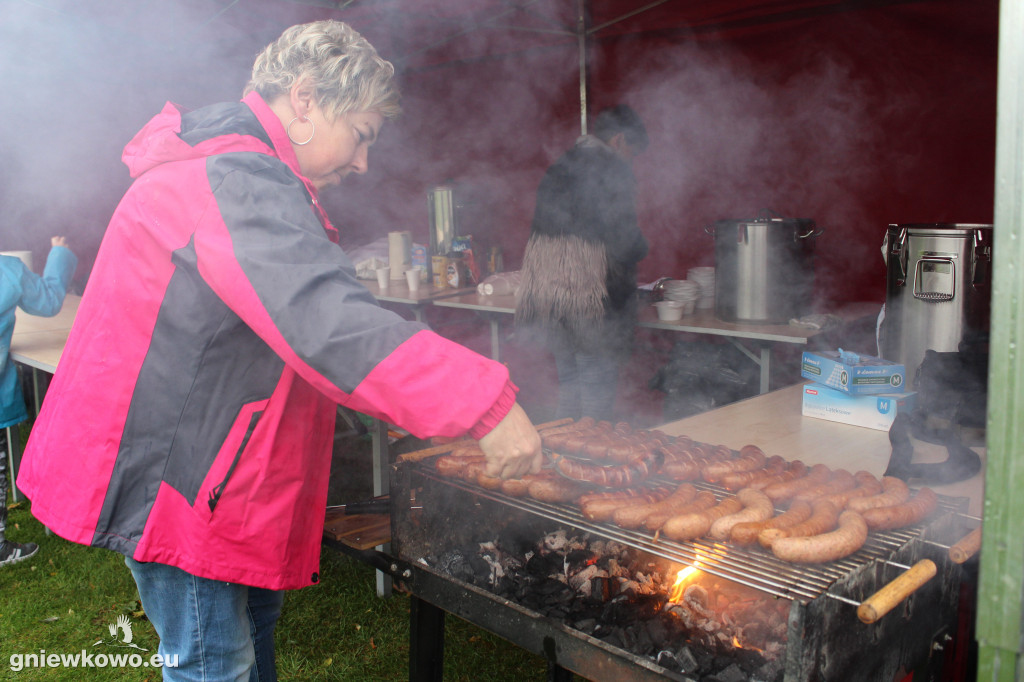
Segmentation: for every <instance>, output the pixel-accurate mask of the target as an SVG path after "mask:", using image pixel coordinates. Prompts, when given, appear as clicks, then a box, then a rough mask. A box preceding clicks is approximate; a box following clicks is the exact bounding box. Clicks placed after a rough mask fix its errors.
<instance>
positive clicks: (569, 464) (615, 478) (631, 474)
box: [554, 451, 653, 488]
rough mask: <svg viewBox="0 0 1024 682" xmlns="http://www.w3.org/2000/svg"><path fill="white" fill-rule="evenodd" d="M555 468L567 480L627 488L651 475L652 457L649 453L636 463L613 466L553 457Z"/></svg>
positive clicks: (558, 455) (556, 455)
mask: <svg viewBox="0 0 1024 682" xmlns="http://www.w3.org/2000/svg"><path fill="white" fill-rule="evenodd" d="M554 460H555V468H556V469H557V470H558V472H559V473H561V474H562V475H563V476H565V477H566V478H568V479H571V480H574V481H580V482H584V483H593V484H594V485H599V486H603V487H605V488H628V487H630V486H632V485H636V484H637V483H640V482H642V481H645V480H646V479H647V477H648V476H650V474H651V464H652V460H653V455H652V454H651V453H650V452H649V451H645V454H644V455H643V456H641V457H638V458H637V459H636V461H634V462H629V463H626V464H617V465H614V466H603V465H601V464H596V463H593V462H588V461H585V460H580V459H573V458H570V457H565V456H563V455H560V454H557V453H556V454H555V455H554Z"/></svg>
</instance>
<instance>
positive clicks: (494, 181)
mask: <svg viewBox="0 0 1024 682" xmlns="http://www.w3.org/2000/svg"><path fill="white" fill-rule="evenodd" d="M730 1H732V0H730ZM116 4H117V3H115V4H114V5H111V7H114V6H115V5H116ZM243 4H244V3H243ZM476 4H481V3H476ZM570 4H573V5H574V4H575V3H570ZM594 4H595V5H603V4H608V3H598V2H595V3H594ZM689 4H690V3H666V4H665V5H662V6H660V7H659V8H658V9H657V10H655V11H653V12H651V13H649V14H647V15H640V16H639V17H637V18H636V19H635V20H632V21H631V22H629V23H626V24H622V25H620V26H619V27H612V28H610V29H607V30H605V31H602V32H600V33H598V35H597V36H596V37H595V39H594V40H592V41H591V45H590V51H589V61H590V71H589V75H590V78H589V84H588V85H589V89H588V94H589V100H590V108H591V111H592V112H596V111H597V110H599V109H600V108H602V107H603V106H606V105H608V104H612V103H615V102H618V101H625V102H628V103H630V104H632V105H633V106H634V107H635V108H636V109H637V110H638V111H639V112H640V113H641V115H642V116H643V117H644V118H645V119H646V121H647V123H648V127H649V130H650V134H651V141H652V144H651V148H650V150H649V151H648V152H647V153H646V154H644V155H642V156H641V157H639V159H638V160H637V162H636V172H637V176H638V178H639V182H640V195H639V202H640V206H641V223H642V227H643V229H644V230H645V231H646V232H647V234H648V236H649V237H650V239H651V242H652V244H653V245H654V249H653V250H652V253H651V255H650V257H649V258H648V259H647V260H646V261H644V263H642V265H641V277H642V278H644V279H645V280H653V279H654V278H656V277H659V276H663V275H667V276H677V277H682V276H685V271H686V269H687V268H689V267H692V266H694V265H711V264H713V251H712V246H713V243H712V241H711V238H710V237H709V236H708V235H707V234H706V233H705V231H704V228H705V226H706V225H708V224H710V223H712V222H713V221H715V220H719V219H747V218H752V217H754V216H755V215H757V213H758V212H759V211H761V210H762V209H771V210H773V211H775V212H777V213H779V214H782V215H784V216H788V217H800V218H813V219H815V220H816V221H817V222H818V224H819V225H820V226H821V227H822V228H824V230H825V231H824V233H823V235H822V236H821V237H820V239H819V240H818V254H819V258H818V271H819V286H818V288H819V293H818V297H819V298H820V299H822V300H825V301H831V300H839V301H846V300H863V299H867V300H881V298H882V296H883V295H884V270H883V268H882V261H881V255H880V253H879V245H880V243H881V239H882V236H883V234H884V231H885V226H886V225H887V224H888V223H891V222H991V220H992V210H993V208H992V204H993V183H994V177H993V167H994V150H995V140H994V134H995V133H994V129H995V76H996V35H997V12H998V3H997V2H996V0H981V1H976V0H938V1H934V0H932V1H929V2H904V3H896V4H890V5H889V6H884V7H883V6H876V7H875V8H869V9H859V10H856V11H837V10H836V8H837V7H839V5H835V6H829V5H827V4H823V3H815V2H791V3H774V4H773V5H772V7H789V6H791V7H792V8H795V9H793V10H792V11H788V12H787V13H777V14H776V15H775V16H773V17H763V16H754V15H751V14H750V13H749V12H747V13H742V12H738V13H735V15H736V16H737V17H738V19H737V20H736V21H733V22H732V23H727V22H725V21H723V20H721V19H718V20H717V23H716V22H715V21H711V22H710V23H704V24H702V25H701V27H700V29H699V30H693V31H690V30H683V29H679V28H676V27H677V26H678V25H679V24H680V22H682V21H684V20H687V16H685V15H684V12H691V11H693V9H692V8H687V7H686V5H689ZM722 4H723V6H724V4H726V3H722ZM734 4H737V3H736V2H734ZM739 4H742V3H739ZM746 4H750V3H746ZM54 5H55V6H64V8H65V11H64V13H61V12H54V11H51V10H46V11H43V10H42V9H41V8H39V7H36V6H35V5H31V4H27V3H14V4H11V3H7V4H6V5H5V6H4V8H3V9H0V19H2V21H0V26H3V27H4V28H3V29H0V30H2V31H3V35H2V36H0V38H3V39H4V40H3V41H2V42H3V45H4V46H3V47H2V48H0V57H3V59H0V74H2V75H3V77H4V79H5V82H6V83H7V84H8V85H9V88H8V92H9V96H8V97H5V98H2V100H0V135H2V136H3V139H2V141H3V148H4V149H5V154H6V159H5V163H4V164H3V165H0V203H2V205H3V207H4V210H3V211H0V241H2V243H3V246H2V248H7V249H23V248H30V249H33V250H35V251H37V258H41V257H42V256H43V255H44V253H45V249H46V246H47V244H48V239H49V237H50V236H51V235H53V234H61V233H65V234H68V235H69V236H71V237H72V239H73V241H74V243H75V244H76V250H77V251H79V253H80V255H82V257H83V265H82V267H81V268H80V273H79V280H80V281H84V279H85V276H86V275H87V273H88V267H89V264H90V263H91V260H92V257H93V255H94V254H95V250H96V248H97V246H98V243H99V240H100V238H101V236H102V232H103V228H104V225H105V223H106V220H107V218H108V217H109V215H110V213H111V212H112V211H113V210H114V207H115V206H116V203H117V200H118V199H119V197H120V195H121V193H122V192H123V191H124V189H125V187H127V184H128V178H127V174H126V172H125V170H124V167H123V165H121V163H120V151H121V148H122V147H123V145H124V144H125V143H126V142H127V141H128V139H130V137H131V136H132V135H133V134H134V133H135V131H136V130H137V129H138V128H139V127H140V126H141V125H142V124H143V123H144V122H145V121H146V120H147V119H148V118H149V117H150V116H151V115H152V114H154V113H155V112H156V111H157V110H158V109H159V107H160V106H161V105H162V103H163V102H164V101H165V100H168V99H170V100H173V101H176V102H179V103H181V104H183V105H186V106H190V107H194V106H201V105H203V104H205V103H208V102H212V101H217V100H223V99H234V98H237V97H238V96H239V94H240V89H241V87H242V85H243V83H244V81H245V80H246V78H247V76H248V68H249V65H250V64H251V61H252V57H253V55H254V54H255V53H256V52H257V51H258V50H259V49H260V48H261V47H262V46H263V45H264V44H265V43H266V42H267V41H269V40H270V39H272V38H273V37H275V36H276V35H277V34H278V33H279V32H280V30H281V29H282V28H283V27H284V26H286V25H288V24H289V23H295V22H297V21H307V20H310V19H313V18H317V17H319V16H335V17H340V18H343V19H345V18H349V17H353V18H352V21H353V24H354V25H355V27H356V28H357V29H358V30H361V31H362V32H363V33H364V34H365V35H366V36H367V37H368V38H369V39H370V40H371V42H375V43H379V44H380V45H387V46H394V45H400V44H401V43H400V41H399V40H397V39H396V33H395V31H396V30H397V29H395V27H394V26H393V25H391V24H389V23H387V22H385V21H384V20H383V19H382V18H381V17H380V16H373V17H372V20H371V18H365V19H364V18H362V15H358V14H348V13H346V12H332V11H330V10H326V9H320V8H313V7H310V6H304V5H299V4H296V3H293V2H269V1H268V2H263V3H257V4H254V5H253V4H250V5H249V7H247V8H244V7H242V6H241V5H239V6H236V7H232V8H231V9H230V10H229V11H227V12H224V13H222V14H220V15H216V16H215V15H214V14H212V13H211V11H210V8H209V7H208V6H207V5H206V4H204V3H202V2H193V1H191V0H189V1H185V0H179V1H178V2H172V3H147V4H146V5H145V6H144V8H140V6H139V5H138V4H137V3H127V4H124V5H123V8H124V12H122V13H121V14H120V15H114V13H113V11H111V13H110V14H111V15H110V16H107V15H104V16H99V15H97V14H96V11H95V10H83V9H82V6H81V4H80V3H74V2H61V1H59V0H54ZM707 6H708V7H713V6H716V5H707ZM758 6H759V7H763V6H764V4H763V3H760V4H759V5H758ZM145 8H148V9H145ZM806 8H809V9H806ZM157 10H159V11H161V12H164V13H165V14H164V15H161V16H159V17H153V16H148V15H147V14H146V12H154V11H157ZM189 12H192V14H189ZM197 12H199V13H197ZM245 12H247V14H240V13H245ZM83 13H84V14H83ZM413 16H415V15H411V14H408V13H406V14H405V15H404V17H405V21H406V22H408V21H410V20H411V19H410V17H413ZM181 19H187V21H184V22H183V23H182V25H181V26H180V27H176V25H175V21H177V20H181ZM236 19H244V21H242V20H236ZM406 25H408V24H406ZM641 26H642V27H643V29H644V31H643V32H642V33H637V32H636V31H637V30H638V28H639V27H641ZM616 31H618V33H616ZM468 35H469V36H471V35H473V34H468ZM399 37H400V36H399ZM466 40H478V38H471V37H467V38H466ZM406 42H407V43H411V42H412V41H411V40H409V39H408V36H406ZM40 45H45V46H47V47H46V50H44V51H43V52H45V56H46V58H45V59H44V58H43V55H42V54H41V53H40V48H39V46H40ZM459 45H460V44H459V43H458V42H457V41H456V42H452V43H451V50H452V53H453V54H455V53H461V52H460V50H461V49H462V48H461V47H459ZM506 47H507V46H506ZM382 49H383V48H382ZM392 49H397V48H392ZM384 56H385V57H392V56H393V55H391V54H388V53H387V52H385V54H384ZM399 56H400V55H399ZM443 62H444V58H443V53H441V54H437V53H435V54H433V55H432V57H431V59H429V60H421V61H420V62H419V63H418V64H417V66H416V67H415V68H413V69H410V70H407V71H405V72H403V73H402V75H401V82H402V88H403V91H404V93H405V98H404V106H405V115H404V116H403V118H402V119H401V120H400V121H398V122H396V123H395V124H390V125H389V126H388V127H387V128H386V129H385V133H384V135H383V137H382V138H381V140H380V142H379V143H378V145H377V146H376V147H375V148H374V150H373V152H372V153H371V159H370V164H371V170H370V173H369V174H368V175H366V176H364V177H360V178H353V179H352V181H351V182H350V183H349V184H348V185H347V186H346V187H345V188H343V189H341V190H340V191H338V192H336V193H335V194H334V195H333V196H331V195H327V196H325V203H326V204H327V206H328V208H329V210H330V212H331V215H332V217H333V218H334V220H335V221H336V222H337V223H338V224H339V226H340V227H342V229H343V231H344V233H345V241H346V243H349V244H359V243H365V242H367V241H370V240H372V239H374V238H377V237H381V236H383V235H385V234H386V233H387V232H388V231H390V230H395V229H410V230H412V231H413V233H414V237H415V238H416V239H417V241H425V240H426V239H427V212H426V193H427V190H428V189H429V188H430V187H431V186H432V185H434V184H438V183H441V182H447V181H454V182H456V183H457V186H458V187H459V188H460V192H461V194H460V196H462V198H463V199H464V200H465V202H466V203H467V207H466V208H465V210H464V212H463V214H462V218H463V231H464V232H470V233H473V234H474V235H475V236H477V238H478V239H479V240H480V241H481V242H482V243H485V244H498V245H501V246H502V247H503V249H504V253H505V259H506V265H507V266H508V267H510V268H514V267H517V266H518V263H519V259H520V258H521V254H522V249H523V246H524V244H525V241H526V238H527V234H528V226H529V221H530V216H531V214H532V210H533V204H534V197H533V193H534V190H535V189H536V186H537V183H538V181H539V179H540V176H541V174H542V173H543V171H544V169H545V168H546V166H547V165H548V164H549V163H550V162H552V161H553V160H554V159H555V158H557V156H558V155H559V154H560V153H561V152H562V151H564V150H565V149H566V148H567V147H569V146H570V145H571V144H572V143H573V141H574V139H575V137H576V135H577V134H578V132H579V87H578V68H579V64H578V59H577V53H576V46H575V43H574V41H573V40H572V39H571V38H569V39H562V40H560V41H558V40H555V41H550V40H549V41H542V42H541V43H538V42H536V41H534V42H527V41H526V40H525V39H524V47H523V48H522V49H521V50H518V51H513V52H511V53H508V54H506V55H505V56H502V57H499V58H481V59H477V60H475V61H470V62H463V63H448V64H445V63H443Z"/></svg>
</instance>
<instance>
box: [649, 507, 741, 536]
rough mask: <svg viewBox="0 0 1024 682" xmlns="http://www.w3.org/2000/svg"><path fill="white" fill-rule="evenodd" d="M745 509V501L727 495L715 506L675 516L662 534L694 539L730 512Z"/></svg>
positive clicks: (667, 522)
mask: <svg viewBox="0 0 1024 682" xmlns="http://www.w3.org/2000/svg"><path fill="white" fill-rule="evenodd" d="M741 509H743V503H742V502H740V501H739V499H737V498H736V497H727V498H726V499H724V500H722V501H721V502H719V503H718V504H716V505H715V506H714V507H711V508H710V509H706V510H704V511H702V512H688V513H684V514H679V515H677V516H673V517H671V518H669V519H668V520H667V521H665V524H664V525H663V526H662V527H661V534H662V535H664V536H665V537H667V538H669V539H671V540H680V541H683V540H693V539H694V538H699V537H701V536H703V535H707V532H708V530H710V529H711V524H712V523H714V522H715V521H717V520H718V519H720V518H722V517H723V516H727V515H729V514H735V513H736V512H738V511H740V510H741Z"/></svg>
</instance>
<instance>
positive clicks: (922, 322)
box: [879, 223, 992, 388]
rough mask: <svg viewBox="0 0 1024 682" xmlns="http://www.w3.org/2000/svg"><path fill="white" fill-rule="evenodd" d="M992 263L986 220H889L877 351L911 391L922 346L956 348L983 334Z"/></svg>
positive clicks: (951, 349)
mask: <svg viewBox="0 0 1024 682" xmlns="http://www.w3.org/2000/svg"><path fill="white" fill-rule="evenodd" d="M991 264H992V226H991V225H977V224H965V223H919V224H900V225H889V227H888V229H887V230H886V271H887V272H886V294H885V318H884V319H883V321H882V324H881V328H880V330H879V350H880V352H881V354H882V357H884V358H885V359H887V360H892V361H894V362H901V363H903V365H904V366H905V367H906V370H907V387H908V388H913V386H914V375H915V374H916V372H917V368H918V367H919V366H920V365H921V360H923V359H924V353H925V351H926V350H929V349H931V350H935V351H939V352H952V351H956V350H958V349H959V346H960V343H961V342H962V341H965V340H967V339H968V338H969V337H971V336H973V335H977V334H987V333H988V329H989V311H990V303H991Z"/></svg>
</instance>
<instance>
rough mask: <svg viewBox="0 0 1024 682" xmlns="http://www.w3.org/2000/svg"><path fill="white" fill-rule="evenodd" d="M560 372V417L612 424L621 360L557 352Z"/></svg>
mask: <svg viewBox="0 0 1024 682" xmlns="http://www.w3.org/2000/svg"><path fill="white" fill-rule="evenodd" d="M554 356H555V368H556V369H557V370H558V417H559V418H560V419H561V418H565V417H571V418H573V419H579V418H580V417H593V418H594V419H597V420H598V421H600V420H607V421H611V420H612V417H613V415H614V410H615V395H616V392H617V389H618V383H619V366H620V364H621V362H622V361H621V359H620V357H619V356H618V355H616V354H614V353H601V354H592V353H579V352H575V351H573V350H569V349H565V348H556V349H554Z"/></svg>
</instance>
